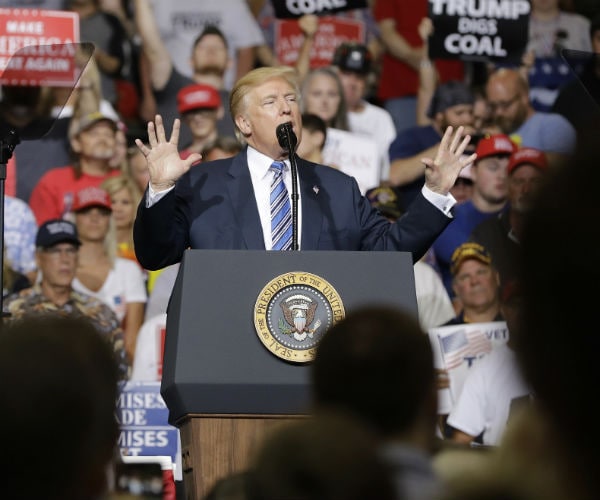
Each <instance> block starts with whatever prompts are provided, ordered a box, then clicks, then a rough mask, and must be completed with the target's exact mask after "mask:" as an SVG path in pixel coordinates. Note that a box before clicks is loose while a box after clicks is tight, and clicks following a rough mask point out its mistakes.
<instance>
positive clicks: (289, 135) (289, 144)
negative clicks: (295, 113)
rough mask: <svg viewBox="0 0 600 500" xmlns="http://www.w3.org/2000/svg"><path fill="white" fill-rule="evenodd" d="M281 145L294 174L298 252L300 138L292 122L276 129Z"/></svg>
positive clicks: (295, 246)
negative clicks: (285, 151)
mask: <svg viewBox="0 0 600 500" xmlns="http://www.w3.org/2000/svg"><path fill="white" fill-rule="evenodd" d="M275 134H276V135H277V141H278V142H279V145H280V146H281V147H282V148H283V149H286V150H287V152H288V157H289V159H290V167H291V172H292V250H298V167H297V166H296V155H295V151H296V145H297V144H298V137H296V134H295V133H294V129H293V128H292V123H291V122H285V123H282V124H280V125H277V128H276V129H275Z"/></svg>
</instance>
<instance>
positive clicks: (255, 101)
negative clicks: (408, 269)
mask: <svg viewBox="0 0 600 500" xmlns="http://www.w3.org/2000/svg"><path fill="white" fill-rule="evenodd" d="M299 96H300V93H299V91H298V85H297V81H296V73H295V71H294V70H293V69H292V68H288V67H263V68H258V69H255V70H253V71H251V72H250V73H248V74H247V75H245V76H244V77H242V78H241V79H240V80H238V82H237V83H236V85H235V87H234V88H233V89H232V92H231V99H230V108H231V115H232V117H233V120H234V122H235V125H236V128H237V130H236V133H237V134H238V138H240V139H243V140H244V141H245V142H246V143H247V147H245V148H244V149H243V150H242V152H241V153H239V154H238V155H236V156H234V157H233V158H227V159H225V160H218V161H214V162H207V163H206V164H201V165H197V166H194V167H193V168H191V169H190V167H191V166H192V165H193V164H194V163H196V162H198V161H199V160H200V159H201V156H200V155H199V154H192V155H190V156H189V157H188V158H187V159H185V160H182V159H181V158H180V156H179V154H178V151H177V141H178V138H179V121H178V120H175V122H174V125H173V132H172V134H171V137H170V139H168V140H167V138H166V136H165V130H164V126H163V122H162V118H161V117H160V116H158V115H157V116H156V119H155V121H154V122H150V123H148V136H149V145H148V146H145V145H144V144H143V143H142V142H141V141H139V140H138V141H136V143H137V145H138V147H139V148H140V149H141V151H142V153H143V154H144V155H145V156H146V159H147V162H148V167H149V170H150V183H149V187H148V190H147V192H146V193H145V195H144V198H143V200H142V202H141V203H140V205H139V207H138V213H137V217H136V221H135V227H134V241H135V249H136V254H137V257H138V260H139V261H140V263H141V264H142V266H144V268H146V269H159V268H162V267H165V266H167V265H169V264H173V263H175V262H178V261H179V260H181V257H182V255H183V252H184V250H185V249H187V248H204V249H251V250H265V249H266V250H271V249H273V239H272V236H271V208H270V204H271V202H270V190H271V188H272V186H271V183H272V180H273V178H274V174H273V172H272V171H271V166H272V163H273V161H281V162H284V167H283V181H284V183H285V186H286V188H287V192H288V193H290V192H292V189H291V182H292V181H291V174H290V161H289V157H288V156H289V155H288V152H287V150H286V148H284V147H282V146H281V145H280V144H279V141H278V139H277V135H276V129H277V127H278V126H279V125H281V124H283V123H286V122H289V123H291V125H292V127H293V131H294V133H295V134H296V135H297V136H298V141H300V140H301V134H302V119H301V110H300V106H299ZM462 134H463V129H462V127H459V128H458V129H457V130H456V131H453V129H452V128H450V127H449V128H448V129H447V130H446V133H445V134H444V138H443V139H442V143H441V146H440V148H439V151H438V153H437V155H436V157H435V159H429V158H424V159H423V163H424V171H425V186H424V188H423V191H422V193H421V194H420V195H419V196H417V198H416V199H415V201H414V203H413V204H412V205H411V206H410V207H409V209H408V210H407V212H406V213H405V214H404V215H403V217H402V218H401V219H399V220H398V222H396V223H390V222H389V221H388V220H387V219H386V218H385V217H383V216H382V215H380V214H379V213H378V212H377V210H376V209H374V208H372V207H371V205H370V203H369V201H368V200H367V199H366V198H365V197H363V196H361V194H360V191H359V188H358V185H357V183H356V181H355V179H354V178H353V177H350V176H348V175H346V174H344V173H342V172H340V171H339V170H336V169H334V168H330V167H326V166H323V165H317V164H315V163H311V162H308V161H305V160H302V159H301V158H298V157H296V161H297V165H298V177H299V187H298V194H299V200H298V214H297V219H298V235H299V236H298V242H299V248H300V249H301V250H390V251H394V250H395V251H408V252H411V253H412V254H413V259H414V260H415V261H416V260H418V259H419V258H420V257H421V256H422V255H423V254H424V253H425V252H426V251H427V249H428V248H429V247H430V245H431V244H432V243H433V241H434V240H435V238H436V237H437V235H438V234H439V233H440V232H441V231H442V230H443V229H444V228H445V227H446V226H447V225H448V224H449V223H450V221H451V220H452V216H451V214H450V209H451V208H452V206H453V205H454V202H455V201H454V198H452V196H451V195H448V192H449V190H450V188H451V187H452V186H453V185H454V181H455V180H456V177H457V176H458V174H459V172H460V170H461V169H462V168H463V167H464V166H465V165H467V164H468V163H471V162H473V161H474V160H475V157H476V156H475V155H471V156H466V155H465V156H462V153H463V151H464V149H465V147H466V145H467V144H468V143H469V140H470V136H468V135H466V136H464V137H463V135H462ZM288 196H289V195H288ZM286 199H287V198H286Z"/></svg>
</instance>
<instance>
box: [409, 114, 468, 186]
mask: <svg viewBox="0 0 600 500" xmlns="http://www.w3.org/2000/svg"><path fill="white" fill-rule="evenodd" d="M464 133H465V128H464V127H462V126H461V127H458V128H457V129H456V131H454V130H453V128H452V127H448V128H447V129H446V131H445V132H444V136H443V137H442V142H441V143H440V147H439V148H438V150H437V154H436V155H435V159H433V160H432V159H431V158H422V159H421V161H422V162H423V163H424V164H425V185H426V186H427V187H428V188H429V189H431V190H432V191H434V192H436V193H440V194H443V195H446V194H448V192H449V191H450V188H451V187H452V186H454V182H455V181H456V178H457V177H458V174H459V173H460V171H461V170H462V169H463V168H464V167H466V166H467V165H468V164H469V163H473V162H474V161H475V159H476V158H477V155H476V154H475V153H473V154H471V155H469V156H467V155H464V154H463V153H464V151H465V148H466V147H467V146H468V144H469V142H470V141H471V136H470V135H468V134H467V135H464Z"/></svg>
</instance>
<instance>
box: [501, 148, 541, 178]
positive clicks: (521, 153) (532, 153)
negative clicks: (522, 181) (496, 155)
mask: <svg viewBox="0 0 600 500" xmlns="http://www.w3.org/2000/svg"><path fill="white" fill-rule="evenodd" d="M524 164H527V165H532V166H534V167H537V168H539V169H540V170H546V169H547V168H548V160H547V159H546V155H545V153H544V152H543V151H540V150H539V149H534V148H521V149H518V150H517V151H515V152H514V153H513V154H512V155H510V158H509V159H508V169H507V172H508V173H509V174H510V173H511V172H512V171H513V170H514V169H515V168H517V167H518V166H520V165H524Z"/></svg>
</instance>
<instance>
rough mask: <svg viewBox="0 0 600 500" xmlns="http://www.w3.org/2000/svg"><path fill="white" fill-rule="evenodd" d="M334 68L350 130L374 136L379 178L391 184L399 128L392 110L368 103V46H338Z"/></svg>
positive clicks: (348, 44) (346, 44) (370, 63)
mask: <svg viewBox="0 0 600 500" xmlns="http://www.w3.org/2000/svg"><path fill="white" fill-rule="evenodd" d="M332 65H333V66H335V67H336V68H337V69H338V75H339V77H340V82H341V83H342V88H343V89H344V98H345V99H346V107H347V109H348V126H349V127H350V131H351V132H354V133H357V134H361V135H366V136H368V137H371V138H372V139H374V140H375V141H376V142H377V146H378V149H379V151H380V152H381V162H380V171H379V179H380V181H387V179H388V176H389V170H390V161H389V156H388V149H389V147H390V144H391V142H392V141H393V140H394V137H396V127H395V126H394V121H393V120H392V117H391V115H390V113H389V112H388V111H386V110H385V109H383V108H382V107H379V106H375V105H374V104H371V103H370V102H368V101H366V100H365V95H366V93H367V78H368V76H369V74H370V72H371V71H372V68H371V65H372V56H371V53H370V52H369V49H368V47H367V46H366V45H363V44H359V43H353V42H345V43H342V44H340V45H339V46H338V48H337V49H336V51H335V54H334V55H333V61H332Z"/></svg>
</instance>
